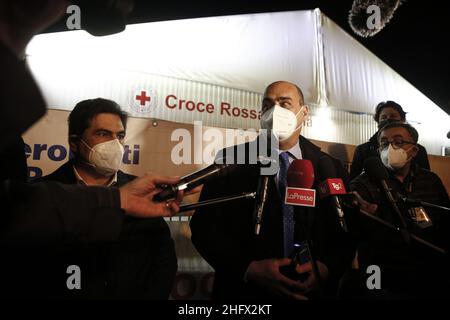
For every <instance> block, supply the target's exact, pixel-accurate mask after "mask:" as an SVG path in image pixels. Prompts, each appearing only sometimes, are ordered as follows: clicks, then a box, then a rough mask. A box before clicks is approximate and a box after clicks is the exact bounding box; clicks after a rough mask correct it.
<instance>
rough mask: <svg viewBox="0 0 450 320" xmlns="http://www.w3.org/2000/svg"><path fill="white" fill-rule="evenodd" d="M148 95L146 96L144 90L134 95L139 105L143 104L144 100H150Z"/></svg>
mask: <svg viewBox="0 0 450 320" xmlns="http://www.w3.org/2000/svg"><path fill="white" fill-rule="evenodd" d="M150 99H151V98H150V97H147V95H146V92H145V91H141V95H137V96H136V100H139V101H140V105H141V106H145V102H147V101H148V102H150Z"/></svg>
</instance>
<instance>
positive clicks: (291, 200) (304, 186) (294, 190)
mask: <svg viewBox="0 0 450 320" xmlns="http://www.w3.org/2000/svg"><path fill="white" fill-rule="evenodd" d="M313 184H314V168H313V165H312V162H311V161H310V160H305V159H296V160H294V161H292V163H291V165H290V166H289V168H288V171H287V187H286V196H285V199H284V202H285V203H286V204H290V205H293V206H304V207H315V206H316V190H314V189H311V187H312V186H313Z"/></svg>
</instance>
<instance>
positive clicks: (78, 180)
mask: <svg viewBox="0 0 450 320" xmlns="http://www.w3.org/2000/svg"><path fill="white" fill-rule="evenodd" d="M73 172H75V178H76V179H77V184H79V185H83V186H88V184H87V182H86V181H85V180H84V179H83V178H82V177H81V176H80V174H79V173H78V171H77V169H76V168H75V166H73ZM116 183H117V172H116V173H115V174H114V176H113V177H112V179H111V180H110V181H109V183H108V184H107V185H105V187H111V186H113V185H115V184H116Z"/></svg>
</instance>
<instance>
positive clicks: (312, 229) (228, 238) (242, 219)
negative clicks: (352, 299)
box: [191, 137, 354, 299]
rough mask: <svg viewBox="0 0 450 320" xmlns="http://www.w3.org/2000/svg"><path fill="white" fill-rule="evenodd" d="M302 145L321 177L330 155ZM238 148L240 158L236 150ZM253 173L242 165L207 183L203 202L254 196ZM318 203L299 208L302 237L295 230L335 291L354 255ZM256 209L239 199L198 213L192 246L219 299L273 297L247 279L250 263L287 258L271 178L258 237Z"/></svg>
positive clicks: (334, 220) (326, 205)
mask: <svg viewBox="0 0 450 320" xmlns="http://www.w3.org/2000/svg"><path fill="white" fill-rule="evenodd" d="M299 143H300V148H301V151H302V155H303V158H304V159H309V160H311V162H312V163H313V166H314V169H315V172H316V173H317V164H318V161H319V159H320V158H321V157H323V156H328V155H326V154H325V153H323V152H322V151H320V149H319V148H318V147H316V146H315V145H313V144H312V143H310V142H309V141H308V140H307V139H305V138H303V137H300V140H299ZM234 148H235V154H236V148H237V147H234ZM246 148H248V144H247V145H246ZM247 151H248V149H247ZM225 153H226V152H225ZM328 157H329V156H328ZM332 161H333V162H334V163H335V166H336V170H337V172H338V173H339V174H340V175H341V176H343V177H344V176H345V171H344V169H343V168H342V166H341V165H340V163H339V161H338V160H336V159H333V160H332ZM252 170H253V168H252V165H242V170H237V171H235V172H234V173H232V174H230V175H227V176H225V177H221V178H218V179H215V180H213V181H209V182H208V183H206V184H205V185H204V187H203V190H202V193H201V196H200V200H206V199H212V198H217V197H222V196H226V195H237V194H241V193H243V192H249V191H255V190H256V186H257V183H258V176H257V175H252V174H249V173H250V172H251V171H252ZM318 179H319V178H318V177H317V175H316V180H315V181H314V186H313V188H316V187H317V184H318V183H319V181H318ZM316 201H317V203H316V207H315V208H306V207H305V208H304V209H303V208H302V209H300V207H296V208H295V215H296V221H297V223H296V226H297V227H299V228H300V231H299V232H298V231H297V230H296V232H297V233H298V234H300V238H298V239H297V240H303V239H305V238H309V239H310V240H312V242H313V248H312V251H313V252H312V254H313V255H314V256H315V258H316V259H317V260H319V261H321V262H323V263H325V264H326V265H327V267H328V269H329V271H330V275H331V277H330V282H329V283H328V284H329V285H330V286H329V288H332V287H333V286H332V285H331V284H335V281H337V279H339V277H340V275H341V273H342V272H343V270H344V269H345V267H346V266H347V264H348V263H349V262H350V261H351V259H352V256H353V253H354V251H353V248H352V247H350V246H347V242H346V241H347V239H346V237H345V235H344V234H343V233H341V232H340V227H339V224H338V221H337V218H336V214H335V212H333V210H332V208H331V207H330V203H329V201H321V200H320V199H319V198H318V197H317V198H316ZM253 208H254V201H251V200H240V201H234V202H229V203H225V204H222V205H216V206H211V207H205V208H200V209H197V210H196V212H195V213H194V215H193V217H192V220H191V230H192V242H193V243H194V245H195V247H196V248H197V250H198V251H199V252H200V254H201V255H202V256H203V257H204V258H205V259H206V261H207V262H208V263H209V264H211V266H212V267H213V268H214V269H215V271H216V273H215V281H214V287H213V297H214V298H216V299H231V298H239V299H255V298H268V297H272V294H271V293H268V292H265V291H264V290H261V289H260V288H257V287H256V286H254V285H253V284H251V283H245V282H244V281H243V278H244V274H245V271H246V270H247V267H248V265H249V263H250V262H251V261H254V260H262V259H267V258H281V257H282V256H283V250H282V248H283V238H282V218H281V217H282V214H281V200H280V196H279V193H278V191H277V187H276V185H275V181H274V179H273V177H271V179H270V184H269V197H268V201H267V202H266V206H265V209H264V212H263V222H262V226H261V233H260V235H259V236H255V235H254V219H253ZM301 227H302V228H301ZM325 291H327V290H325ZM328 292H330V291H328ZM331 294H333V293H331Z"/></svg>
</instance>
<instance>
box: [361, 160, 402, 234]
mask: <svg viewBox="0 0 450 320" xmlns="http://www.w3.org/2000/svg"><path fill="white" fill-rule="evenodd" d="M364 171H365V172H366V173H367V175H368V176H369V179H370V180H372V181H373V182H375V183H376V184H378V185H379V186H381V188H382V190H383V193H384V195H385V196H386V199H387V200H388V202H389V204H390V206H391V208H392V210H394V212H395V213H396V215H397V216H398V218H399V221H400V232H401V234H402V236H403V238H404V240H405V242H406V243H409V242H410V235H409V232H408V231H407V224H406V221H405V218H404V217H403V215H402V213H401V211H400V209H399V207H398V206H397V201H396V197H394V193H393V191H392V190H391V188H390V187H389V184H388V182H387V181H388V179H389V176H388V173H387V171H386V168H385V167H384V165H383V163H382V162H381V160H380V158H378V157H369V158H367V159H366V160H365V161H364Z"/></svg>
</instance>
